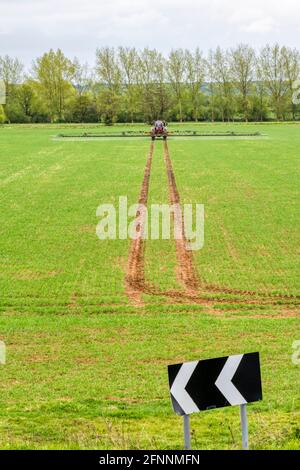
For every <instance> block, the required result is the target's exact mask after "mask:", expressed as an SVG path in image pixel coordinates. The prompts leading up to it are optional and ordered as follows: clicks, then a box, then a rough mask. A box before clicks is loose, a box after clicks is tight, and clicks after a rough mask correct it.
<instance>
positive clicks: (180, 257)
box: [164, 140, 199, 294]
mask: <svg viewBox="0 0 300 470" xmlns="http://www.w3.org/2000/svg"><path fill="white" fill-rule="evenodd" d="M164 160H165V164H166V170H167V176H168V185H169V198H170V203H171V204H172V205H173V206H174V213H173V222H174V224H175V227H176V232H177V237H176V238H175V246H176V257H177V266H178V272H177V274H178V278H179V281H180V282H181V284H183V286H184V287H185V289H186V291H187V292H188V293H189V294H194V293H196V292H197V291H198V285H199V282H198V275H197V272H196V268H195V266H194V262H193V254H192V251H190V250H187V248H186V244H187V240H186V238H185V230H184V221H183V214H182V210H181V206H180V196H179V192H178V189H177V185H176V180H175V175H174V171H173V166H172V162H171V158H170V153H169V148H168V144H167V141H166V140H165V141H164Z"/></svg>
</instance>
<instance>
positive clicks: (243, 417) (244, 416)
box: [240, 404, 249, 450]
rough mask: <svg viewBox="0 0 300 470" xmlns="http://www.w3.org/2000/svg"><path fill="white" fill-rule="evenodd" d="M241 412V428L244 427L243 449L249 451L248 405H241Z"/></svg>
mask: <svg viewBox="0 0 300 470" xmlns="http://www.w3.org/2000/svg"><path fill="white" fill-rule="evenodd" d="M240 411H241V426H242V447H243V450H249V443H248V419H247V405H246V404H244V405H241V406H240Z"/></svg>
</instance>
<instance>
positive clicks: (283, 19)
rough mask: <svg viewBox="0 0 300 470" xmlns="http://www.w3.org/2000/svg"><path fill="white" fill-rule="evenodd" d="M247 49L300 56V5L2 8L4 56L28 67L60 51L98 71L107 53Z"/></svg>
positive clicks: (16, 1) (213, 2) (25, 3)
mask: <svg viewBox="0 0 300 470" xmlns="http://www.w3.org/2000/svg"><path fill="white" fill-rule="evenodd" d="M241 42H243V43H247V44H250V45H252V46H253V47H255V48H257V49H259V48H260V47H262V46H263V45H265V44H266V43H271V44H274V43H275V42H279V43H280V44H285V45H287V46H291V47H298V48H300V2H299V0H284V1H282V0H281V1H278V0H250V1H247V2H246V1H244V0H151V1H149V0H0V55H6V54H8V55H10V56H17V57H18V58H19V59H20V60H21V61H22V62H23V63H24V64H25V65H26V67H30V65H31V62H32V59H35V58H36V57H38V56H40V55H41V54H43V53H44V52H46V51H48V50H49V49H50V48H54V49H57V48H58V47H59V48H61V49H62V50H63V52H64V53H65V54H66V55H67V56H68V57H70V58H73V57H74V56H76V57H78V58H79V59H80V60H81V61H82V62H88V63H89V64H90V65H94V62H95V50H96V48H97V47H101V46H116V47H117V46H119V45H122V46H135V47H137V48H143V47H146V46H148V47H151V48H156V49H158V50H160V51H162V52H163V53H165V54H167V53H168V52H169V51H170V50H171V49H172V48H178V47H183V48H189V49H194V48H195V47H197V46H199V47H200V49H202V50H203V51H204V52H207V51H208V50H209V49H210V48H215V47H216V46H218V45H220V46H221V47H224V48H227V47H228V48H229V47H233V46H235V45H236V44H238V43H241Z"/></svg>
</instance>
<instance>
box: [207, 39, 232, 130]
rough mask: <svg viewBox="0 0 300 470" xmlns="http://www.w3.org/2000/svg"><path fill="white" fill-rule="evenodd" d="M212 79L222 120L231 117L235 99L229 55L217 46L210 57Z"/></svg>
mask: <svg viewBox="0 0 300 470" xmlns="http://www.w3.org/2000/svg"><path fill="white" fill-rule="evenodd" d="M212 79H213V80H214V81H215V82H216V84H217V86H216V93H217V100H218V103H219V108H220V111H221V116H222V121H224V120H225V119H227V120H228V121H229V120H230V119H233V117H234V110H235V100H234V94H233V77H232V71H231V64H230V55H229V53H228V52H227V51H223V50H222V49H221V48H220V47H217V49H216V51H215V52H214V53H213V57H212Z"/></svg>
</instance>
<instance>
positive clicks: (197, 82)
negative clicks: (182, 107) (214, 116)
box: [185, 48, 205, 121]
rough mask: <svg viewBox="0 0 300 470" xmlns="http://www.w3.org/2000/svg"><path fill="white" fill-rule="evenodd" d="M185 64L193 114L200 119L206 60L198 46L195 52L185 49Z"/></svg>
mask: <svg viewBox="0 0 300 470" xmlns="http://www.w3.org/2000/svg"><path fill="white" fill-rule="evenodd" d="M185 64H186V81H187V87H188V91H189V95H190V99H191V103H192V110H193V111H192V115H193V119H194V120H195V121H198V119H199V116H200V105H201V97H202V93H201V86H202V85H203V83H204V78H205V62H204V60H203V58H202V54H201V52H200V50H199V48H197V49H196V50H195V52H194V54H193V53H191V52H190V51H188V50H186V51H185Z"/></svg>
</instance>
